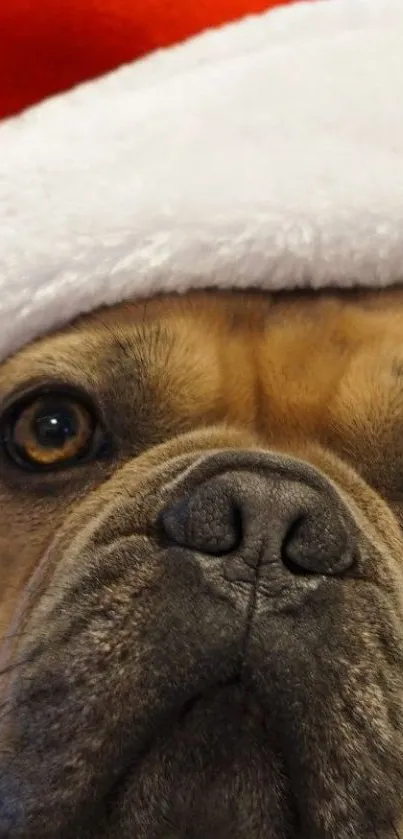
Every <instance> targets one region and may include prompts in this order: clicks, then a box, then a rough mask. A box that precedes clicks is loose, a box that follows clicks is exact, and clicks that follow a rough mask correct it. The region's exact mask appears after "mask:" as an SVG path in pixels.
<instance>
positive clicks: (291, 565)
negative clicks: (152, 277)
mask: <svg viewBox="0 0 403 839" xmlns="http://www.w3.org/2000/svg"><path fill="white" fill-rule="evenodd" d="M0 399H1V419H0V422H1V438H2V446H1V455H0V456H1V462H0V515H1V519H0V563H1V565H0V568H1V588H0V603H1V607H0V609H1V612H0V614H1V631H2V635H3V641H2V643H1V648H0V649H1V654H2V664H1V666H2V672H1V682H0V684H1V712H0V747H1V759H0V760H1V763H0V837H1V839H39V837H41V839H73V837H74V839H263V837H264V839H336V837H337V839H354V838H355V839H358V837H359V839H368V837H374V839H375V838H376V839H385V837H393V836H395V837H396V836H398V835H399V830H400V828H399V821H400V820H401V817H402V813H403V801H402V778H403V538H402V531H401V522H402V524H403V292H390V293H386V292H383V293H382V294H379V295H369V294H368V295H361V296H359V295H356V296H351V295H346V296H345V297H341V298H340V299H338V298H337V297H334V298H333V297H332V296H331V295H323V296H319V295H318V296H308V297H306V296H295V297H291V298H287V297H278V298H274V299H269V298H268V297H265V296H263V295H260V294H245V295H243V294H241V295H240V294H232V295H231V294H218V293H210V294H209V293H206V294H192V295H189V296H187V297H184V298H172V299H169V298H166V299H165V298H162V299H159V300H155V301H153V302H150V303H148V304H147V305H144V304H138V305H132V306H130V305H124V306H118V307H115V308H114V309H111V310H109V311H104V312H102V313H98V314H95V315H91V316H89V317H87V318H83V319H82V320H81V321H79V322H78V323H77V324H76V325H74V326H73V327H70V328H69V329H67V330H65V331H63V332H61V333H59V334H57V335H53V336H50V337H48V338H45V339H44V340H42V341H40V342H38V343H36V344H34V345H33V346H31V347H29V348H27V349H25V350H23V351H22V352H20V353H19V354H17V355H16V356H15V357H14V358H12V359H10V360H8V361H7V362H6V363H4V364H3V365H2V367H1V368H0ZM402 835H403V833H402Z"/></svg>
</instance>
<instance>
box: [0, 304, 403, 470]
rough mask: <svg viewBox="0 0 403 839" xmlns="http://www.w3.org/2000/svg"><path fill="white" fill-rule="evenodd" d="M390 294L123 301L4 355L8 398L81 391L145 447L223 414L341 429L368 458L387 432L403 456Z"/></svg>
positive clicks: (397, 332)
mask: <svg viewBox="0 0 403 839" xmlns="http://www.w3.org/2000/svg"><path fill="white" fill-rule="evenodd" d="M382 294H383V296H381V295H380V294H372V293H371V294H370V293H368V295H365V294H360V295H353V294H351V295H343V296H342V297H333V296H332V295H331V294H323V295H319V294H318V295H310V294H309V295H298V296H292V295H284V296H281V295H279V296H276V297H274V298H273V299H270V298H269V297H268V296H267V295H266V296H263V295H260V294H259V293H256V294H253V293H252V294H251V293H249V294H245V295H244V294H226V293H216V292H214V293H213V292H211V293H207V294H200V293H194V294H190V295H188V296H185V297H184V298H177V297H172V298H159V299H155V300H153V301H148V302H147V303H139V304H133V305H129V304H125V305H121V306H116V307H114V308H113V309H111V310H104V311H102V312H100V313H96V314H93V315H89V316H87V317H84V318H83V319H82V320H80V321H78V322H76V323H75V324H74V326H73V327H70V328H68V329H67V330H64V331H63V332H61V333H59V334H57V335H52V336H49V337H45V338H44V339H43V340H41V341H38V342H37V343H35V344H34V345H32V346H31V347H28V349H25V350H23V351H22V352H20V353H19V354H17V356H16V357H15V358H12V359H11V360H9V361H8V362H5V363H4V364H3V365H2V366H1V367H0V399H1V400H2V401H4V400H7V399H9V398H10V396H11V397H13V396H14V395H15V394H18V393H19V391H21V392H24V391H26V390H28V389H29V388H33V387H35V386H40V385H41V384H44V385H46V384H48V383H49V382H50V383H53V382H54V383H55V384H57V383H60V384H63V385H71V386H74V387H79V388H82V389H83V390H85V391H87V392H88V393H89V394H90V395H91V397H94V398H95V399H96V401H97V403H98V404H99V406H100V409H101V410H102V411H104V412H107V413H108V412H109V413H110V415H109V416H108V423H112V428H113V431H114V432H115V433H117V434H118V435H119V436H120V437H121V438H122V439H129V440H130V445H133V441H137V445H138V447H139V450H142V449H144V448H145V447H148V446H150V445H153V444H155V443H156V442H161V441H163V440H165V439H166V438H167V437H169V436H170V435H172V434H177V433H179V432H180V431H183V430H188V429H189V428H195V427H199V426H206V425H207V424H208V423H211V422H215V423H216V422H219V421H225V422H228V423H235V424H238V425H240V426H241V427H244V426H245V425H248V426H249V427H250V426H251V424H252V426H253V427H254V429H257V430H259V431H263V432H264V434H265V436H266V437H267V436H269V437H270V438H271V439H272V440H273V442H279V438H281V437H282V436H285V437H287V436H290V435H291V434H293V435H294V434H303V436H304V437H307V436H309V435H311V436H312V437H314V438H315V439H317V440H318V438H319V439H321V438H323V437H325V438H326V442H328V440H329V435H331V436H332V440H333V442H334V444H337V443H338V442H339V438H340V437H343V447H344V450H345V451H347V453H349V452H348V448H349V447H350V446H351V447H353V448H354V447H358V449H359V452H360V456H361V457H364V459H365V444H366V441H368V442H369V443H370V447H371V461H373V457H374V451H373V446H374V442H376V441H378V442H379V444H380V445H381V447H382V451H383V452H385V453H386V450H385V447H386V449H390V448H392V450H393V455H394V456H395V455H396V452H395V451H394V449H395V442H396V434H397V433H399V435H400V423H401V419H402V414H403V385H402V383H403V341H402V339H401V335H402V334H403V333H402V324H403V314H402V311H403V307H402V302H403V295H402V293H401V292H400V291H389V292H386V291H385V292H383V293H382ZM352 407H354V421H352ZM378 438H379V439H378ZM389 465H390V464H389V463H388V467H389Z"/></svg>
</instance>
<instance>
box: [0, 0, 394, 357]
mask: <svg viewBox="0 0 403 839" xmlns="http://www.w3.org/2000/svg"><path fill="white" fill-rule="evenodd" d="M402 44H403V4H402V0H316V2H315V0H314V1H313V2H299V3H295V4H293V5H290V6H284V7H283V8H279V9H276V10H273V11H269V12H266V13H262V14H259V15H256V16H252V17H249V18H244V19H242V20H240V21H237V22H235V23H232V24H229V25H226V26H223V27H221V28H217V29H212V30H211V31H208V32H205V33H204V34H202V35H200V36H198V37H196V38H194V39H192V40H190V41H188V42H186V43H184V44H181V45H179V46H175V47H171V48H169V49H166V50H164V51H160V52H156V53H153V54H152V55H150V56H148V57H147V58H144V59H143V60H141V61H138V62H135V63H132V64H130V65H128V66H125V67H123V68H122V69H120V70H117V71H115V72H114V73H112V74H111V75H109V76H106V77H103V78H102V79H100V80H98V81H95V82H91V83H87V84H84V85H82V86H81V87H78V88H77V89H75V90H73V91H72V92H69V93H66V94H63V95H60V96H57V97H55V98H53V99H51V100H48V101H47V102H45V103H43V104H41V105H39V106H37V107H35V108H33V109H32V110H28V111H26V112H24V113H23V114H22V116H19V117H16V118H15V119H11V120H7V121H5V122H4V123H2V125H1V126H0V360H1V359H4V358H5V357H6V356H7V355H8V354H10V353H11V352H13V351H14V350H16V349H18V348H19V347H21V346H22V345H23V344H25V343H26V342H28V341H30V340H32V339H34V338H36V337H38V336H39V335H42V334H43V333H45V332H47V331H49V330H50V329H54V328H56V327H59V326H61V325H63V324H66V323H67V322H69V321H70V320H72V319H73V318H74V317H75V316H77V315H78V314H80V313H82V312H88V311H91V310H93V309H94V308H97V307H99V306H101V305H103V304H113V303H115V302H117V301H121V300H125V299H129V298H135V297H144V296H150V295H152V294H155V293H157V292H162V291H172V290H175V291H186V290H187V289H193V288H201V287H220V288H245V287H258V288H262V289H269V290H272V289H284V288H297V287H298V288H299V287H303V286H305V287H306V286H310V287H313V288H320V287H324V286H331V285H333V286H338V287H349V286H352V285H359V286H378V287H379V286H386V285H389V284H394V283H398V282H401V280H402V271H403V61H402Z"/></svg>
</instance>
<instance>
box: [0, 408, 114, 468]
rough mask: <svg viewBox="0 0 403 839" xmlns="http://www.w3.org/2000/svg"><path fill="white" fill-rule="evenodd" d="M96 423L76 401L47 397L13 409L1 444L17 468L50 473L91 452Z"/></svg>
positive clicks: (90, 414) (91, 415)
mask: <svg viewBox="0 0 403 839" xmlns="http://www.w3.org/2000/svg"><path fill="white" fill-rule="evenodd" d="M97 430H98V427H97V422H96V420H95V418H94V416H93V414H92V413H91V411H90V410H89V408H87V407H86V405H85V404H84V403H83V402H82V401H81V400H80V399H78V398H76V397H72V396H68V395H67V396H66V395H58V394H49V395H45V396H37V397H36V398H33V399H31V400H30V401H29V402H25V403H24V404H23V405H22V406H20V407H19V408H18V407H17V408H15V409H14V410H13V411H12V412H11V416H10V417H9V419H8V421H7V423H6V428H5V433H4V442H5V445H6V449H7V452H8V454H9V456H10V457H11V458H12V459H13V460H14V461H15V462H16V463H18V464H19V465H20V466H27V467H30V468H31V469H32V468H34V469H42V470H49V469H54V468H60V467H63V466H68V465H72V464H74V463H76V462H78V461H81V460H83V459H84V458H86V457H87V456H88V454H90V453H91V452H92V451H93V449H94V441H95V439H96V436H97Z"/></svg>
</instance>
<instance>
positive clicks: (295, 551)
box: [281, 504, 354, 575]
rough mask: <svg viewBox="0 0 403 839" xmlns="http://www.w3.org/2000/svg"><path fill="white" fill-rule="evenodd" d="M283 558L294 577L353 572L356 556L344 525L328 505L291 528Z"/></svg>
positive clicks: (284, 545)
mask: <svg viewBox="0 0 403 839" xmlns="http://www.w3.org/2000/svg"><path fill="white" fill-rule="evenodd" d="M281 558H282V562H283V565H285V567H286V568H288V570H289V571H291V572H292V573H293V574H296V575H307V574H327V575H328V574H340V573H341V572H343V571H346V570H347V569H348V568H350V567H351V565H352V564H353V561H354V554H353V550H352V546H351V543H350V539H349V536H348V533H347V530H346V527H345V525H344V522H343V521H342V519H341V517H340V516H339V515H338V514H337V513H336V512H335V511H334V510H333V509H331V508H330V507H329V506H328V505H326V504H324V505H323V506H320V505H318V507H315V509H314V510H313V511H312V512H309V513H306V514H305V515H301V516H299V517H297V518H296V519H295V521H294V522H293V523H292V524H291V526H290V527H289V529H288V531H287V533H286V536H285V538H284V541H283V544H282V547H281Z"/></svg>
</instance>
